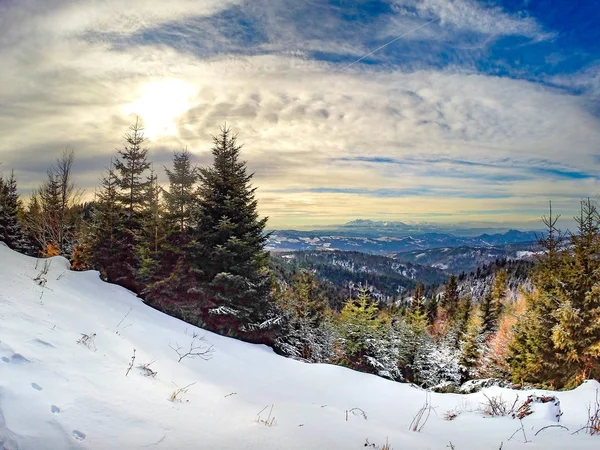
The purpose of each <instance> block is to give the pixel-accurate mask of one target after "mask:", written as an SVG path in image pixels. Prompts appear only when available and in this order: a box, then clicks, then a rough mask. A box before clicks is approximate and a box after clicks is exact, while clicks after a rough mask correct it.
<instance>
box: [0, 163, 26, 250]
mask: <svg viewBox="0 0 600 450" xmlns="http://www.w3.org/2000/svg"><path fill="white" fill-rule="evenodd" d="M20 206H21V201H20V200H19V192H18V190H17V181H16V179H15V174H14V172H11V174H10V178H9V179H8V180H6V181H5V180H4V179H3V178H2V177H1V176H0V241H4V243H5V244H6V245H8V246H9V247H10V248H12V249H13V250H16V251H18V252H22V253H27V252H28V246H27V243H26V241H25V237H24V235H23V232H22V230H21V226H20V223H19V218H18V216H19V208H20Z"/></svg>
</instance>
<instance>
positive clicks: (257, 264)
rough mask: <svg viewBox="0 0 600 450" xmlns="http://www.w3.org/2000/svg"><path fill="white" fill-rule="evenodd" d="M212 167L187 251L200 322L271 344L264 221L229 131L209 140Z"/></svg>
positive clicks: (205, 173) (206, 171)
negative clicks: (258, 210) (194, 282)
mask: <svg viewBox="0 0 600 450" xmlns="http://www.w3.org/2000/svg"><path fill="white" fill-rule="evenodd" d="M213 144H214V145H213V149H212V154H213V157H214V162H213V165H212V166H210V167H205V168H202V169H201V170H200V187H199V196H198V200H197V207H196V208H195V211H194V213H193V215H192V217H193V218H192V223H191V230H190V235H191V239H192V240H191V242H190V244H189V247H188V254H189V261H188V264H189V269H188V270H189V271H191V273H192V274H193V276H194V278H195V281H196V282H197V285H196V286H194V287H193V288H192V290H191V293H195V294H198V296H199V300H200V302H199V305H198V306H199V310H200V317H201V320H202V322H203V323H204V324H205V326H207V327H208V328H210V329H211V330H213V331H216V332H218V333H221V334H225V335H229V336H235V337H238V338H241V339H246V340H250V341H253V342H264V343H272V342H273V339H274V335H273V331H272V330H271V327H272V324H273V321H274V320H276V317H274V304H273V301H272V298H271V295H270V292H271V278H270V275H269V273H268V254H267V253H266V252H265V250H264V248H265V245H266V242H267V238H268V236H267V235H266V233H265V232H264V229H265V225H266V223H267V219H266V218H263V219H259V217H258V212H257V200H256V199H255V191H256V188H253V187H252V186H251V184H250V182H251V180H252V176H253V174H248V173H247V170H246V163H245V162H243V161H240V150H241V146H240V145H238V143H237V136H236V135H233V134H232V132H231V130H230V129H229V128H227V127H224V128H221V132H220V134H219V135H218V136H215V137H213Z"/></svg>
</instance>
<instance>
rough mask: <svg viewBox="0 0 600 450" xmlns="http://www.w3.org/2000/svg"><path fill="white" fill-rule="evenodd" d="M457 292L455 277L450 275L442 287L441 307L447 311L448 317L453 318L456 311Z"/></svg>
mask: <svg viewBox="0 0 600 450" xmlns="http://www.w3.org/2000/svg"><path fill="white" fill-rule="evenodd" d="M458 302H459V293H458V283H457V280H456V277H455V276H454V275H452V276H451V277H450V279H449V280H448V282H447V283H446V287H445V289H444V295H443V296H442V301H441V307H442V308H444V309H445V310H446V312H447V313H448V319H450V320H454V319H455V317H456V312H457V311H458Z"/></svg>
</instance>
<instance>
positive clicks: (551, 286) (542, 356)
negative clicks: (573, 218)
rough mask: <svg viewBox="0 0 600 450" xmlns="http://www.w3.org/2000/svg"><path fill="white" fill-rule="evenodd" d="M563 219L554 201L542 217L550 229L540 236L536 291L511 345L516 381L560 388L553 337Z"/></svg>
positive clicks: (528, 297) (509, 359)
mask: <svg viewBox="0 0 600 450" xmlns="http://www.w3.org/2000/svg"><path fill="white" fill-rule="evenodd" d="M559 218H560V216H553V214H552V203H550V214H549V216H547V217H546V216H544V217H543V218H542V221H543V223H544V225H545V226H546V232H545V234H544V235H543V236H541V238H540V239H539V244H540V246H541V247H542V248H543V254H542V255H541V256H539V257H538V264H537V266H536V269H535V270H534V272H533V273H532V282H533V284H534V286H535V291H534V292H532V293H531V294H528V295H526V298H525V300H526V310H525V312H524V313H523V314H522V315H521V316H520V317H519V318H518V320H517V323H516V325H515V330H514V335H513V340H512V342H511V343H510V344H509V351H508V353H509V354H508V357H507V362H508V365H509V367H510V370H511V373H512V377H513V381H514V382H516V383H522V382H526V383H533V384H538V385H545V386H551V387H560V386H559V384H560V381H558V378H559V377H558V372H560V371H561V365H560V363H559V362H558V361H557V358H556V353H555V349H554V342H553V339H552V331H553V329H554V327H555V326H556V324H557V320H556V316H555V312H556V309H557V307H558V303H557V298H558V295H559V293H560V277H558V276H557V274H559V273H560V271H561V270H562V267H563V260H564V257H565V250H564V249H563V248H562V243H563V240H564V239H563V235H562V233H561V232H560V230H558V228H557V226H556V224H557V222H558V219H559Z"/></svg>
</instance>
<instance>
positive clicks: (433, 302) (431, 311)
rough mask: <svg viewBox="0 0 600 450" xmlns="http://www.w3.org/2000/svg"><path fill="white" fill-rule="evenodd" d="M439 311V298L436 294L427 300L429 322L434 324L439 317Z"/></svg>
mask: <svg viewBox="0 0 600 450" xmlns="http://www.w3.org/2000/svg"><path fill="white" fill-rule="evenodd" d="M437 313H438V299H437V297H436V296H435V295H434V296H432V297H431V298H430V299H429V301H428V302H427V320H428V321H429V324H433V323H434V322H435V319H436V318H437Z"/></svg>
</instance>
